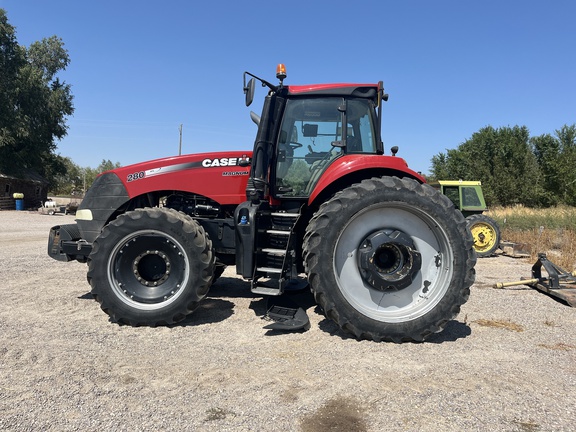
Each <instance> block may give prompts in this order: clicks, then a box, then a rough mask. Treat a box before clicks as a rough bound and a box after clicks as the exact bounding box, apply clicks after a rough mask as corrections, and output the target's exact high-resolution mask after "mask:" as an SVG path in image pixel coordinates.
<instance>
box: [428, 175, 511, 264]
mask: <svg viewBox="0 0 576 432" xmlns="http://www.w3.org/2000/svg"><path fill="white" fill-rule="evenodd" d="M435 186H436V187H439V188H440V191H441V192H442V193H443V194H444V195H446V196H447V197H448V198H450V200H451V201H452V202H453V203H454V205H455V206H456V208H458V209H459V210H460V211H461V212H462V214H463V215H464V217H465V218H466V222H467V223H468V227H469V228H470V231H471V232H472V236H473V237H474V250H475V251H476V254H477V255H478V256H479V257H488V256H491V255H493V254H494V252H496V249H498V248H499V246H500V228H499V227H498V224H497V223H496V221H495V220H494V219H492V218H491V217H488V216H486V215H485V214H483V213H484V212H485V211H486V210H487V209H488V208H487V207H486V202H485V201H484V194H483V193H482V183H481V182H479V181H462V180H439V181H438V183H437V184H436V185H435Z"/></svg>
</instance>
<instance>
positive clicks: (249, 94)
mask: <svg viewBox="0 0 576 432" xmlns="http://www.w3.org/2000/svg"><path fill="white" fill-rule="evenodd" d="M255 85H256V82H255V81H254V78H250V81H248V85H246V75H244V94H245V95H246V106H250V104H252V101H253V100H254V87H255Z"/></svg>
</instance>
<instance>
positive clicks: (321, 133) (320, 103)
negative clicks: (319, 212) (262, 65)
mask: <svg viewBox="0 0 576 432" xmlns="http://www.w3.org/2000/svg"><path fill="white" fill-rule="evenodd" d="M247 75H248V76H251V77H252V78H251V79H250V80H249V81H248V83H247V84H246V76H247ZM276 76H277V77H278V78H279V79H280V83H279V84H278V85H273V84H270V83H269V82H267V81H265V80H263V79H261V78H258V77H256V76H254V75H252V74H250V73H249V72H245V75H244V77H245V79H244V81H245V85H244V91H245V93H246V104H247V105H249V104H250V103H251V102H252V99H253V92H254V82H255V80H259V81H260V82H261V83H262V85H263V86H267V87H268V88H269V89H270V92H269V94H268V96H267V97H266V98H265V102H264V107H263V109H262V116H260V117H258V116H256V115H254V114H253V115H252V118H253V119H255V121H256V122H257V124H258V133H257V137H256V142H255V145H254V153H253V159H252V172H251V176H250V180H249V182H248V187H247V191H246V193H247V198H248V199H250V200H253V201H254V202H258V201H260V200H262V199H264V198H267V197H272V198H273V199H283V198H302V199H305V198H307V197H310V195H311V193H312V191H313V190H314V188H315V187H316V185H317V183H318V180H319V179H320V178H321V176H322V174H323V173H324V172H325V171H326V169H327V168H328V167H329V166H330V165H331V164H332V163H333V162H334V161H336V160H340V159H342V158H343V157H344V156H346V155H361V154H365V155H382V154H383V153H384V151H383V148H382V141H381V140H380V122H379V117H380V114H381V107H382V103H381V102H382V101H383V100H384V101H385V100H387V99H388V95H387V94H385V93H384V89H383V86H382V82H380V83H378V84H331V85H326V84H322V85H308V86H284V84H283V80H284V78H286V70H285V68H284V66H283V65H279V67H278V69H277V74H276Z"/></svg>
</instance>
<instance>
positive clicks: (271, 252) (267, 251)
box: [262, 248, 286, 255]
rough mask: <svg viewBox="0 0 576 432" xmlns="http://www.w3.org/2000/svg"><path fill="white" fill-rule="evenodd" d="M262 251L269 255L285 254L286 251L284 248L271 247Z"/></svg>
mask: <svg viewBox="0 0 576 432" xmlns="http://www.w3.org/2000/svg"><path fill="white" fill-rule="evenodd" d="M262 252H264V253H268V254H270V255H286V251H285V250H284V249H272V248H264V249H262Z"/></svg>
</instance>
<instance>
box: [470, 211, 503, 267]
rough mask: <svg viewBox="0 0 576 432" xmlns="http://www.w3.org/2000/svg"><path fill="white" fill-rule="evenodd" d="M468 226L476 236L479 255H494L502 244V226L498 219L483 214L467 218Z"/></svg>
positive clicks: (476, 248) (477, 253)
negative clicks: (499, 224)
mask: <svg viewBox="0 0 576 432" xmlns="http://www.w3.org/2000/svg"><path fill="white" fill-rule="evenodd" d="M466 222H467V223H468V228H469V229H470V232H471V233H472V237H473V238H474V250H475V251H476V255H478V256H479V257H481V258H482V257H487V256H490V255H493V254H494V252H496V249H498V247H499V246H500V228H499V227H498V224H497V223H496V221H495V220H494V219H492V218H490V217H488V216H485V215H483V214H476V215H472V216H468V217H467V218H466Z"/></svg>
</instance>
